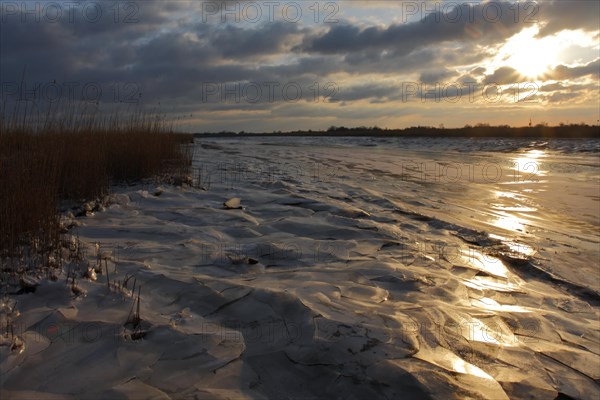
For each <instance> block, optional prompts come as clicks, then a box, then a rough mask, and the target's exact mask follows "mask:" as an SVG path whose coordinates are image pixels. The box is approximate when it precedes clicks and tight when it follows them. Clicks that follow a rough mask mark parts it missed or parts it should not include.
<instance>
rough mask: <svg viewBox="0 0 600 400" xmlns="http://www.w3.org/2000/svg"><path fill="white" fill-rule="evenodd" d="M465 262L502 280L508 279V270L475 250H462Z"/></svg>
mask: <svg viewBox="0 0 600 400" xmlns="http://www.w3.org/2000/svg"><path fill="white" fill-rule="evenodd" d="M461 255H462V258H463V261H464V262H466V263H467V264H468V265H471V266H473V267H474V268H476V269H478V270H481V271H483V272H486V273H488V274H490V275H494V276H497V277H501V278H508V269H507V268H506V266H505V265H504V264H503V263H502V261H500V260H499V259H497V258H496V257H492V256H490V255H487V254H483V253H481V252H479V251H477V250H475V249H468V250H462V254H461Z"/></svg>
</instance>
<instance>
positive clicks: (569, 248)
mask: <svg viewBox="0 0 600 400" xmlns="http://www.w3.org/2000/svg"><path fill="white" fill-rule="evenodd" d="M311 140H315V139H293V140H291V142H290V140H287V139H286V140H281V139H248V140H232V139H222V140H217V139H213V141H212V142H210V143H208V144H209V145H208V146H203V147H202V146H197V148H196V157H195V163H194V171H195V172H194V179H195V183H196V184H197V187H183V188H175V187H171V186H166V185H163V186H161V187H160V190H161V192H160V195H158V196H157V195H155V194H156V193H158V191H157V188H156V187H155V186H153V185H147V186H142V185H140V186H136V187H126V188H123V187H120V188H115V191H116V192H117V196H115V202H114V203H113V204H112V205H111V206H109V207H108V208H107V209H106V210H105V211H102V212H97V213H95V214H94V215H91V216H88V217H84V218H80V219H79V220H78V221H79V225H80V226H79V228H78V229H77V231H76V232H73V234H77V235H79V238H80V239H81V240H82V242H83V243H84V245H85V246H86V249H87V254H88V257H89V258H90V259H91V260H92V262H94V260H95V258H94V257H95V251H96V250H95V244H96V243H98V244H99V246H100V249H101V250H100V251H101V252H102V254H103V255H104V256H106V257H107V260H108V265H109V270H110V273H111V274H112V277H111V279H118V280H123V279H124V278H125V277H126V276H127V275H129V276H134V277H135V279H136V283H137V285H138V287H139V286H141V302H140V307H141V310H140V314H141V318H142V319H143V326H144V328H145V329H146V330H147V332H146V334H145V336H144V337H143V338H142V339H140V340H132V339H131V337H130V336H128V334H127V329H126V327H124V324H125V322H126V321H127V318H128V316H129V313H130V312H131V309H132V306H133V301H134V299H133V298H132V297H131V296H129V295H128V293H127V292H119V291H117V290H110V291H109V290H108V289H107V285H106V276H105V275H104V274H103V275H99V276H98V280H97V281H96V282H93V281H89V280H85V279H81V280H80V282H79V283H78V284H79V286H81V288H82V289H83V290H84V291H85V293H86V294H85V296H79V297H77V298H75V297H73V295H72V293H71V291H70V289H69V288H68V287H67V286H65V285H64V282H61V281H60V280H59V281H58V282H48V281H43V282H42V284H41V285H40V287H39V288H38V290H37V292H36V293H34V294H26V295H20V296H18V301H19V303H18V307H19V311H20V313H21V315H20V316H19V317H18V318H17V319H16V320H15V326H16V327H17V331H18V332H17V333H18V334H19V335H20V336H21V337H22V339H23V340H24V341H25V346H24V348H23V350H22V351H21V352H14V351H13V352H11V351H10V350H9V349H8V348H7V347H6V346H3V347H1V350H2V361H1V363H0V367H1V369H0V374H1V375H0V387H1V390H2V391H1V395H2V398H16V399H19V398H23V399H25V398H31V397H32V396H38V398H42V397H39V396H44V397H43V398H49V399H50V398H52V399H53V398H56V399H63V398H98V399H107V398H111V399H112V398H115V399H117V398H119V399H121V398H122V399H141V398H153V399H162V398H190V399H192V398H201V399H205V398H217V399H227V398H235V399H237V398H252V399H261V398H273V399H275V398H276V399H280V398H281V399H282V398H302V399H313V398H315V399H317V398H339V399H365V398H369V399H374V398H388V399H396V398H414V399H422V398H439V399H448V398H485V399H502V398H525V397H527V398H529V397H533V398H556V397H559V396H561V395H562V396H569V397H572V398H590V399H592V398H598V397H599V396H600V388H599V384H598V382H599V380H600V326H599V317H600V312H599V311H600V308H599V306H600V301H599V299H600V296H599V292H600V282H599V276H600V275H599V274H600V273H599V272H598V257H599V253H598V251H599V250H598V239H599V233H598V225H599V217H600V216H599V210H598V186H597V185H598V183H599V169H598V162H597V158H596V159H595V158H594V156H593V155H586V154H584V153H583V154H579V153H577V154H564V153H558V152H555V151H552V150H548V151H540V150H529V149H528V148H527V142H526V141H523V143H520V144H519V143H517V145H515V146H514V147H510V146H509V148H503V151H502V152H494V151H493V146H491V147H490V146H489V145H488V146H487V147H486V146H483V148H480V149H478V148H477V145H475V144H473V143H471V142H466V143H465V144H464V146H466V147H465V148H467V147H469V146H471V147H474V148H472V149H471V151H470V152H469V153H465V152H463V151H459V149H460V146H459V145H456V146H447V147H444V146H446V145H445V144H444V143H441V144H440V143H437V144H434V145H431V146H429V145H427V143H426V142H425V141H424V142H423V143H422V145H421V146H420V147H419V146H416V147H415V146H414V144H415V143H417V144H418V143H419V142H418V141H417V142H415V141H411V142H407V143H412V145H411V146H413V147H410V148H407V149H405V148H403V146H402V144H401V143H400V142H399V143H394V142H393V141H391V140H390V139H381V140H380V141H379V142H376V143H375V145H374V146H373V143H370V144H369V146H361V145H360V144H361V139H356V140H355V142H352V141H349V140H346V139H339V140H338V141H336V140H332V139H328V140H322V141H316V142H311ZM203 143H204V142H203ZM436 146H437V147H438V148H440V149H444V150H443V151H441V150H440V151H435V148H436ZM527 160H529V161H531V162H536V163H537V164H536V165H537V166H538V167H539V168H538V173H537V174H536V175H535V176H530V175H527V174H523V171H515V168H517V167H518V166H519V165H520V164H519V163H524V162H526V161H527ZM515 163H516V164H515ZM565 163H569V165H575V166H577V169H576V170H574V169H573V168H570V169H564V171H563V170H561V169H560V168H559V167H560V166H561V165H564V164H565ZM423 168H425V170H424V169H423ZM444 168H446V169H444ZM451 168H453V170H451ZM457 168H459V169H462V170H461V172H462V176H460V177H459V178H456V176H455V175H453V174H454V173H455V172H456V171H457ZM497 169H500V170H501V171H502V172H503V173H504V174H503V175H502V176H500V177H497V179H496V178H494V179H490V176H491V174H493V172H494V171H495V170H497ZM444 171H445V172H444ZM484 172H485V173H487V174H488V175H487V176H486V175H484ZM436 173H437V174H438V176H437V178H436V177H435V174H436ZM440 173H444V174H445V175H442V176H440V175H439V174H440ZM519 174H520V175H519ZM565 185H567V186H568V190H563V189H561V188H563V187H565ZM115 269H116V272H115ZM132 279H133V278H132ZM565 398H566V397H565Z"/></svg>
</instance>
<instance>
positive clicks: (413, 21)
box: [0, 0, 600, 132]
mask: <svg viewBox="0 0 600 400" xmlns="http://www.w3.org/2000/svg"><path fill="white" fill-rule="evenodd" d="M599 4H600V2H597V1H595V0H590V1H588V0H585V1H573V0H570V1H539V2H527V1H521V2H512V1H466V2H462V1H458V2H456V1H437V2H434V1H381V2H374V1H358V0H355V1H317V0H308V1H276V0H273V1H214V2H213V1H198V0H194V1H149V0H144V1H131V2H127V1H121V2H115V1H107V2H104V1H27V2H22V1H14V2H13V1H4V0H2V1H1V2H0V29H1V32H0V33H1V34H0V45H1V47H0V80H1V82H2V85H1V87H0V90H1V91H2V93H1V94H2V101H3V104H4V105H6V104H11V102H14V101H21V102H26V101H30V102H31V101H34V102H35V104H36V106H39V107H42V105H41V104H42V103H45V104H49V103H55V102H57V101H58V100H62V101H63V102H68V101H79V100H82V99H83V100H85V101H87V102H89V103H90V104H91V105H94V106H96V103H97V107H99V108H100V109H101V110H109V109H113V108H115V107H120V108H121V109H123V110H127V109H131V108H134V107H144V108H145V109H148V110H155V109H158V110H160V111H161V112H163V113H167V114H169V115H170V116H173V117H176V118H178V121H179V124H180V127H181V129H184V130H187V131H191V132H204V131H223V130H233V131H241V130H244V131H247V132H259V131H269V132H270V131H274V130H283V131H285V130H295V129H324V128H327V127H329V126H331V125H336V126H339V125H344V126H349V127H352V126H360V125H366V126H373V125H377V126H380V127H388V128H395V127H406V126H414V125H429V126H439V125H441V124H443V125H444V126H446V127H459V126H464V125H466V124H471V125H473V124H477V123H491V124H508V125H514V126H524V125H527V124H528V123H529V119H530V118H531V119H532V121H533V123H534V124H536V123H541V122H547V123H550V124H558V123H559V122H565V123H575V122H586V123H590V124H595V123H596V122H597V121H598V119H599V118H600V116H599V101H600V99H599V84H600V21H599V18H600V17H599V15H600V7H599ZM23 75H24V76H25V79H24V82H25V83H24V84H21V81H22V77H23ZM7 108H10V107H7Z"/></svg>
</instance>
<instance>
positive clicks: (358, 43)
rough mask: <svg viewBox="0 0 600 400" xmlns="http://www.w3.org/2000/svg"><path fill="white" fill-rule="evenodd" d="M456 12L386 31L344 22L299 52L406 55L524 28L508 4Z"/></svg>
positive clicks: (306, 43)
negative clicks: (418, 50) (439, 45)
mask: <svg viewBox="0 0 600 400" xmlns="http://www.w3.org/2000/svg"><path fill="white" fill-rule="evenodd" d="M490 4H491V5H490ZM458 10H460V13H456V12H451V11H449V12H447V13H444V12H443V11H438V12H434V13H431V14H428V15H427V16H425V17H424V18H423V19H422V20H421V21H416V22H413V23H407V24H392V25H390V26H388V27H386V28H381V27H374V26H371V27H367V28H360V27H358V26H356V25H352V24H349V23H347V22H346V23H343V24H339V25H334V26H332V27H331V28H330V29H329V30H328V31H327V32H326V33H324V34H322V35H316V36H313V37H308V38H306V39H305V41H304V43H303V44H302V46H301V49H302V50H303V51H306V52H310V53H313V52H314V53H326V54H331V53H352V52H360V51H373V50H375V49H381V50H383V49H394V50H395V51H400V52H403V53H410V52H412V51H414V50H415V49H418V48H423V47H426V46H432V45H436V44H441V43H445V42H450V41H464V42H470V43H477V42H482V43H485V44H486V45H491V44H493V43H497V42H501V41H503V40H505V39H506V38H508V37H510V36H512V35H513V34H515V33H517V32H519V31H520V30H521V29H522V28H524V27H525V26H526V25H524V24H523V23H521V22H520V21H517V22H515V18H514V15H513V14H512V13H511V3H508V2H489V3H487V4H478V5H475V6H470V5H468V4H462V5H460V7H458ZM490 10H491V11H490Z"/></svg>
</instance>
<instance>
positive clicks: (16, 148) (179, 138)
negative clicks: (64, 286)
mask: <svg viewBox="0 0 600 400" xmlns="http://www.w3.org/2000/svg"><path fill="white" fill-rule="evenodd" d="M190 140H191V137H189V136H186V135H181V134H176V133H174V132H173V123H172V122H168V121H167V120H166V119H165V118H164V116H161V115H158V114H156V113H151V114H150V113H144V112H140V111H133V112H129V113H126V114H125V115H120V114H119V112H113V113H111V114H110V115H108V116H106V115H102V114H101V113H99V112H97V111H96V110H90V108H89V107H88V106H87V105H85V104H84V105H69V106H65V107H62V108H61V109H58V108H57V109H55V110H51V109H49V110H48V112H46V113H44V114H41V115H40V113H36V114H34V113H29V114H28V113H27V112H19V110H13V112H12V113H10V114H8V113H6V112H5V108H3V109H2V110H1V111H0V258H3V259H9V258H11V259H14V258H15V256H17V258H19V257H20V258H21V259H22V258H23V257H24V254H31V253H38V254H48V256H47V257H45V259H46V262H50V259H51V257H50V256H49V255H50V253H51V249H53V248H56V247H57V246H58V244H59V240H60V233H59V220H60V213H59V202H60V201H62V200H73V201H77V202H79V201H88V200H93V199H96V198H98V197H101V196H103V195H105V194H107V193H108V191H109V188H110V185H111V184H112V183H118V182H125V183H133V182H136V181H140V180H143V179H147V178H152V177H159V176H160V177H172V178H176V179H181V178H182V177H184V176H187V174H188V172H189V168H190V165H191V158H192V154H191V148H190V147H189V146H186V145H185V143H184V142H186V141H190Z"/></svg>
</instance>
